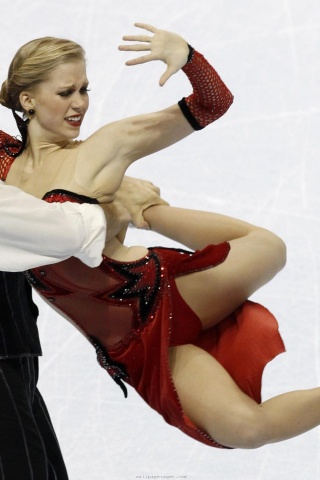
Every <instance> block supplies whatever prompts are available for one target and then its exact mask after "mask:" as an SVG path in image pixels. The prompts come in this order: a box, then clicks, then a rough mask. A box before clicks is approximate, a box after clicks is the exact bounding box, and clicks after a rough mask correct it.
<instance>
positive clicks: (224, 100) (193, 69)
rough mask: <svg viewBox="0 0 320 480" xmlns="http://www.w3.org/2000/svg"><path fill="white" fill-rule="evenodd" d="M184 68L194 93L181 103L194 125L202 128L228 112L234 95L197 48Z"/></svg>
mask: <svg viewBox="0 0 320 480" xmlns="http://www.w3.org/2000/svg"><path fill="white" fill-rule="evenodd" d="M191 48H192V47H191ZM182 70H183V71H184V73H185V74H186V75H187V77H188V78H189V80H190V83H191V85H192V87H193V93H192V94H191V95H189V96H188V97H186V98H184V99H183V100H182V101H181V102H179V105H180V108H181V109H182V111H183V112H184V113H185V115H186V117H187V119H188V120H189V121H190V123H191V124H192V126H193V127H194V128H195V129H196V130H200V129H201V128H204V127H206V126H207V125H209V124H210V123H212V122H214V121H215V120H217V119H218V118H220V117H221V116H222V115H224V113H226V111H227V110H228V108H229V107H230V106H231V104H232V102H233V95H232V93H231V92H230V90H229V89H228V88H227V86H226V85H225V84H224V83H223V81H222V80H221V78H220V77H219V75H218V73H217V72H216V71H215V69H214V68H213V67H212V66H211V65H210V64H209V63H208V62H207V60H206V59H205V58H204V56H203V55H201V54H200V53H199V52H197V51H196V50H193V49H192V50H191V60H189V61H188V62H187V63H186V65H185V66H184V67H183V68H182ZM186 107H187V109H188V111H189V118H188V111H186ZM190 114H191V116H192V119H191V118H190Z"/></svg>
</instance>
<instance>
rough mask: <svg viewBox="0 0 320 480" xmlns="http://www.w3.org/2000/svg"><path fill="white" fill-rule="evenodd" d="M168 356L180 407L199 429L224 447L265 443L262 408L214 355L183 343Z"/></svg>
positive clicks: (244, 446)
mask: <svg viewBox="0 0 320 480" xmlns="http://www.w3.org/2000/svg"><path fill="white" fill-rule="evenodd" d="M169 358H170V369H171V374H172V379H173V382H174V385H175V388H176V391H177V394H178V396H179V399H180V402H181V405H182V408H183V410H184V412H185V413H186V414H187V415H188V417H189V418H190V419H191V420H192V421H193V422H194V423H195V424H196V425H197V426H198V427H199V428H200V429H202V430H203V431H204V432H206V433H208V434H209V435H210V436H211V438H213V440H215V441H216V442H218V443H220V444H221V445H224V446H227V447H235V448H238V447H239V448H251V447H252V445H253V443H254V442H257V441H258V442H261V443H263V442H264V440H265V438H267V436H268V426H267V419H266V418H265V416H264V413H263V411H262V410H261V408H260V407H259V405H258V404H257V403H256V402H255V401H254V400H253V399H251V398H250V397H248V396H247V395H246V394H245V393H243V392H242V390H240V388H239V387H238V386H237V384H236V383H235V382H234V381H233V379H232V378H231V377H230V375H229V374H228V373H227V372H226V370H225V369H224V368H223V367H222V366H221V365H220V364H219V363H218V362H217V361H216V360H215V359H214V358H213V357H211V356H210V355H209V354H208V353H207V352H205V351H203V350H202V349H200V348H198V347H196V346H194V345H183V346H179V347H173V348H171V349H170V354H169Z"/></svg>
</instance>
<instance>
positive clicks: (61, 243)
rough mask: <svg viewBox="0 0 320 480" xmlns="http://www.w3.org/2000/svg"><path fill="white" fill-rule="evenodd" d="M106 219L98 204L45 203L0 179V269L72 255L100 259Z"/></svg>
mask: <svg viewBox="0 0 320 480" xmlns="http://www.w3.org/2000/svg"><path fill="white" fill-rule="evenodd" d="M105 238H106V220H105V216H104V213H103V211H102V209H101V208H100V207H99V206H98V205H86V204H83V205H78V204H74V203H63V204H59V203H52V204H49V203H46V202H43V201H42V200H39V199H37V198H34V197H32V196H30V195H28V194H26V193H24V192H22V191H21V190H19V189H17V188H15V187H12V186H9V185H4V184H3V183H2V182H0V269H1V270H4V271H11V272H13V271H22V270H26V269H28V268H32V267H36V266H39V265H47V264H50V263H57V262H60V261H62V260H65V259H66V258H68V257H70V256H75V257H78V258H79V259H80V260H82V261H83V262H84V263H86V264H87V265H89V266H91V267H94V266H97V265H99V263H100V262H101V253H102V250H103V247H104V244H105Z"/></svg>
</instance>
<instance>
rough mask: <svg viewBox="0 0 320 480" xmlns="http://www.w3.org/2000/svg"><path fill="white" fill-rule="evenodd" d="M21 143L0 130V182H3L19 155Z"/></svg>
mask: <svg viewBox="0 0 320 480" xmlns="http://www.w3.org/2000/svg"><path fill="white" fill-rule="evenodd" d="M21 151H22V143H21V142H20V140H18V139H16V138H14V137H11V135H8V134H7V133H5V132H3V131H2V130H0V180H2V181H5V180H6V178H7V175H8V173H9V170H10V167H11V165H12V163H13V162H14V159H15V158H16V157H17V156H18V155H19V154H20V153H21Z"/></svg>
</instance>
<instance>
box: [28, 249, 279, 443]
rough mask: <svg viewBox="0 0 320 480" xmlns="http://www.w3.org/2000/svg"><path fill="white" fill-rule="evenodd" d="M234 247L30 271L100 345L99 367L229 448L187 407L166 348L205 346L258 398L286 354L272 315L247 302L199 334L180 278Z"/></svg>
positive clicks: (199, 435)
mask: <svg viewBox="0 0 320 480" xmlns="http://www.w3.org/2000/svg"><path fill="white" fill-rule="evenodd" d="M229 249H230V246H229V244H228V243H223V244H220V245H217V246H212V245H211V246H208V247H206V248H205V249H203V250H201V251H197V252H186V251H183V250H177V249H169V248H161V247H156V248H150V249H149V254H148V255H147V256H146V257H144V258H143V259H141V260H137V261H134V262H128V263H123V262H117V261H114V260H111V259H108V258H106V257H105V258H104V259H103V262H102V263H101V265H100V266H99V267H97V268H95V269H92V268H89V267H86V266H85V265H84V264H83V263H81V262H80V261H78V260H77V259H74V258H73V259H69V260H67V261H65V262H62V263H60V264H57V265H52V266H49V267H42V268H38V269H34V270H33V271H32V272H29V275H28V276H29V279H30V280H31V282H32V284H33V286H34V287H35V288H36V289H37V290H38V292H39V293H40V294H41V295H42V296H44V297H45V298H47V299H48V300H50V301H51V302H53V303H54V305H55V307H56V308H58V309H60V311H61V312H62V313H64V314H65V315H67V316H68V317H69V318H70V319H71V320H72V321H73V322H74V323H75V324H76V325H77V326H78V327H79V328H80V329H81V330H82V331H83V333H84V334H85V335H86V336H87V337H88V339H89V340H90V341H91V342H92V343H93V345H94V346H95V347H96V348H97V353H98V359H99V362H100V364H101V366H103V367H104V368H106V370H107V371H108V373H110V374H111V375H112V377H113V378H114V379H115V380H116V381H118V380H119V378H122V380H123V381H124V382H126V383H128V384H129V385H131V386H132V387H133V388H135V390H136V391H137V392H138V393H139V395H140V396H141V397H142V398H143V399H144V400H145V401H146V403H147V404H148V405H149V406H150V407H152V408H153V409H154V410H156V411H157V412H158V413H159V414H160V415H162V416H163V418H164V420H165V421H166V422H168V423H169V424H170V425H173V426H175V427H177V428H179V429H180V430H181V431H182V432H184V433H186V434H187V435H189V436H190V437H192V438H194V439H196V440H198V441H200V442H202V443H205V444H206V445H210V446H214V447H219V448H224V447H223V446H222V445H219V444H218V443H217V442H215V441H214V439H212V438H211V437H210V436H209V435H208V434H207V433H206V432H203V431H201V430H200V429H199V428H198V427H197V426H196V425H195V424H194V423H193V422H192V421H191V420H190V419H189V418H188V417H187V415H186V414H185V413H184V412H183V409H182V407H181V404H180V401H179V398H178V395H177V393H176V391H175V388H174V384H173V381H172V377H171V373H170V369H169V359H168V357H169V355H168V353H169V348H170V347H171V346H174V345H181V344H190V343H191V344H194V345H196V346H198V347H200V348H203V349H204V350H206V351H207V352H208V353H209V354H210V355H212V356H213V357H214V358H215V359H216V360H217V361H218V362H219V363H220V364H221V365H222V366H223V367H224V368H225V369H226V370H227V372H228V373H229V374H230V375H231V377H232V378H233V379H234V381H235V382H236V383H237V384H238V386H239V387H240V388H241V389H242V390H243V391H244V392H245V393H246V394H247V395H249V396H250V397H251V398H253V399H254V400H255V401H256V402H258V403H260V402H261V380H262V374H263V370H264V367H265V365H266V364H267V363H268V362H269V361H270V360H272V359H273V358H274V357H275V356H276V355H278V354H279V353H281V352H283V351H284V345H283V342H282V339H281V336H280V334H279V331H278V323H277V321H276V319H275V318H274V316H273V315H272V314H271V313H270V312H269V311H268V310H267V309H265V308H264V307H263V306H261V305H259V304H257V303H253V302H251V301H246V302H245V303H244V304H243V305H242V306H241V307H240V308H238V309H237V310H236V311H235V312H234V313H233V314H232V315H230V316H229V317H227V318H226V319H224V320H222V321H221V322H220V323H219V324H218V325H216V326H215V327H212V328H210V329H208V330H205V331H201V323H200V320H199V318H198V317H197V315H196V314H195V313H194V312H193V311H192V310H191V309H190V308H189V306H188V305H187V304H186V303H185V301H184V300H183V299H182V297H181V295H180V294H179V292H178V289H177V287H176V283H175V278H176V277H178V276H181V275H185V274H188V273H191V272H195V271H199V270H203V269H207V268H212V267H214V266H216V265H218V264H220V263H222V262H224V261H225V259H226V258H227V256H228V253H229ZM212 288H213V289H214V285H213V287H212ZM119 383H121V382H119Z"/></svg>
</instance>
